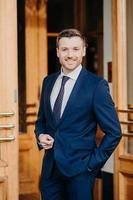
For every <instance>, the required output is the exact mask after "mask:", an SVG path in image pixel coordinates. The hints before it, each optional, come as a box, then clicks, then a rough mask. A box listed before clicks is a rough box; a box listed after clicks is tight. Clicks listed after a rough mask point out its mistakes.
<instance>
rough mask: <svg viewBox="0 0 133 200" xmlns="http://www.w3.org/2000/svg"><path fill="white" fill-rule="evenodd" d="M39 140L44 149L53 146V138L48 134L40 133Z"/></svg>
mask: <svg viewBox="0 0 133 200" xmlns="http://www.w3.org/2000/svg"><path fill="white" fill-rule="evenodd" d="M39 141H40V144H41V145H42V147H43V148H44V149H51V148H52V147H53V143H54V139H53V138H52V137H51V136H50V135H48V134H40V135H39Z"/></svg>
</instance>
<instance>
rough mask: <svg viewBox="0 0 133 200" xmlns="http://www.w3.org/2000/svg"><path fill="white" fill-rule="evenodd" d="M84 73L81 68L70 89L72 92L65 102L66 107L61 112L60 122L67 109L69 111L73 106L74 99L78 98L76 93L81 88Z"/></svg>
mask: <svg viewBox="0 0 133 200" xmlns="http://www.w3.org/2000/svg"><path fill="white" fill-rule="evenodd" d="M85 74H86V70H85V69H83V68H82V70H81V72H80V74H79V76H78V78H77V80H76V83H75V85H74V87H73V89H72V92H71V94H70V97H69V99H68V102H67V104H66V107H65V109H64V112H63V114H62V117H61V119H60V123H62V121H63V120H64V118H65V116H66V115H67V114H68V113H69V111H70V112H71V108H72V107H73V105H74V103H75V99H76V98H78V94H79V91H80V89H81V88H82V84H83V83H84V75H85Z"/></svg>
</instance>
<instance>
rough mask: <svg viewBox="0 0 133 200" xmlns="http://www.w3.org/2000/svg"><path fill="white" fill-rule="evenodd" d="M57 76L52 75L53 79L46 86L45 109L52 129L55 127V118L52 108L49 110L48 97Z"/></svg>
mask: <svg viewBox="0 0 133 200" xmlns="http://www.w3.org/2000/svg"><path fill="white" fill-rule="evenodd" d="M59 74H60V72H58V73H56V74H55V75H54V77H53V78H51V80H49V84H48V86H47V97H46V109H47V110H48V112H47V113H48V114H49V120H51V121H52V122H53V123H51V124H53V125H54V127H55V126H56V122H55V118H54V115H53V111H52V108H51V103H50V95H51V92H52V89H53V86H54V84H55V81H56V79H57V78H58V76H59Z"/></svg>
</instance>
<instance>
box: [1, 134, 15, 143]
mask: <svg viewBox="0 0 133 200" xmlns="http://www.w3.org/2000/svg"><path fill="white" fill-rule="evenodd" d="M13 140H15V136H14V135H9V136H7V137H3V136H2V137H0V142H11V141H13Z"/></svg>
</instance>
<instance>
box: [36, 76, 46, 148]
mask: <svg viewBox="0 0 133 200" xmlns="http://www.w3.org/2000/svg"><path fill="white" fill-rule="evenodd" d="M44 85H45V79H44V80H43V84H42V90H41V97H40V105H39V110H38V116H37V120H36V122H35V131H34V132H35V135H36V139H37V145H38V148H39V149H40V150H41V149H42V147H41V145H39V140H38V137H39V135H40V134H42V133H43V134H44V133H45V130H46V128H45V125H46V120H45V111H44V92H45V88H44Z"/></svg>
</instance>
